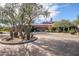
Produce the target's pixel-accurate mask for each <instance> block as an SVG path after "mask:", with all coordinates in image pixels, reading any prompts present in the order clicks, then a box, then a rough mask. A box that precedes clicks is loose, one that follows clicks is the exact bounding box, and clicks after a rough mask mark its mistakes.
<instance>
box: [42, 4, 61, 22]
mask: <svg viewBox="0 0 79 59" xmlns="http://www.w3.org/2000/svg"><path fill="white" fill-rule="evenodd" d="M41 5H43V8H44V10H48V11H49V12H50V16H49V17H48V18H47V19H45V20H48V21H49V20H50V18H52V17H55V16H57V15H58V14H59V13H60V11H58V8H59V6H58V5H56V4H53V3H41Z"/></svg>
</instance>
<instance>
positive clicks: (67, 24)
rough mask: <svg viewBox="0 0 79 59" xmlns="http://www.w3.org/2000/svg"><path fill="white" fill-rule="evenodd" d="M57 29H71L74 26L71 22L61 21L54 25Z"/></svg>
mask: <svg viewBox="0 0 79 59" xmlns="http://www.w3.org/2000/svg"><path fill="white" fill-rule="evenodd" d="M54 26H55V27H70V26H73V24H72V23H71V22H70V21H69V20H64V19H63V20H61V21H57V22H55V23H54Z"/></svg>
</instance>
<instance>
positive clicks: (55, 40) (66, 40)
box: [0, 32, 79, 56]
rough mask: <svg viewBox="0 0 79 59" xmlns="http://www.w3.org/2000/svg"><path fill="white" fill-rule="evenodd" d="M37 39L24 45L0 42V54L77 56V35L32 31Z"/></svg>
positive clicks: (78, 49)
mask: <svg viewBox="0 0 79 59" xmlns="http://www.w3.org/2000/svg"><path fill="white" fill-rule="evenodd" d="M34 35H35V36H36V37H38V39H37V40H36V41H34V42H31V43H29V44H24V45H3V44H0V55H6V56H7V55H10V56H13V55H15V56H28V55H30V56H79V35H70V34H68V33H46V32H38V33H34Z"/></svg>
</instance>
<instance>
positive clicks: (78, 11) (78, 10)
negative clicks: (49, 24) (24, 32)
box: [35, 3, 79, 23]
mask: <svg viewBox="0 0 79 59" xmlns="http://www.w3.org/2000/svg"><path fill="white" fill-rule="evenodd" d="M42 5H43V6H44V7H45V8H46V9H49V11H50V12H51V15H50V17H49V18H47V20H46V19H45V18H43V17H40V19H38V20H36V21H35V23H42V22H43V21H50V18H53V21H58V20H62V19H67V20H70V21H73V20H75V19H76V17H77V15H79V3H70V4H69V3H57V4H55V3H54V4H53V3H52V4H51V3H48V4H47V3H46V4H42Z"/></svg>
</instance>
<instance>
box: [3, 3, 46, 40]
mask: <svg viewBox="0 0 79 59" xmlns="http://www.w3.org/2000/svg"><path fill="white" fill-rule="evenodd" d="M2 11H3V13H4V14H5V16H6V18H7V19H8V20H9V22H10V24H11V25H12V31H11V32H10V33H11V36H12V38H13V32H14V33H15V32H16V34H17V24H18V26H20V28H19V32H20V34H21V36H22V37H23V36H25V35H27V39H28V40H29V39H30V33H31V28H32V26H31V23H32V20H33V19H35V18H38V17H39V16H40V15H43V16H44V15H45V11H43V7H42V5H40V4H36V3H22V4H17V3H9V4H8V3H7V4H5V7H3V10H2ZM26 25H27V27H24V26H26ZM23 29H24V35H23V34H22V32H23Z"/></svg>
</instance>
